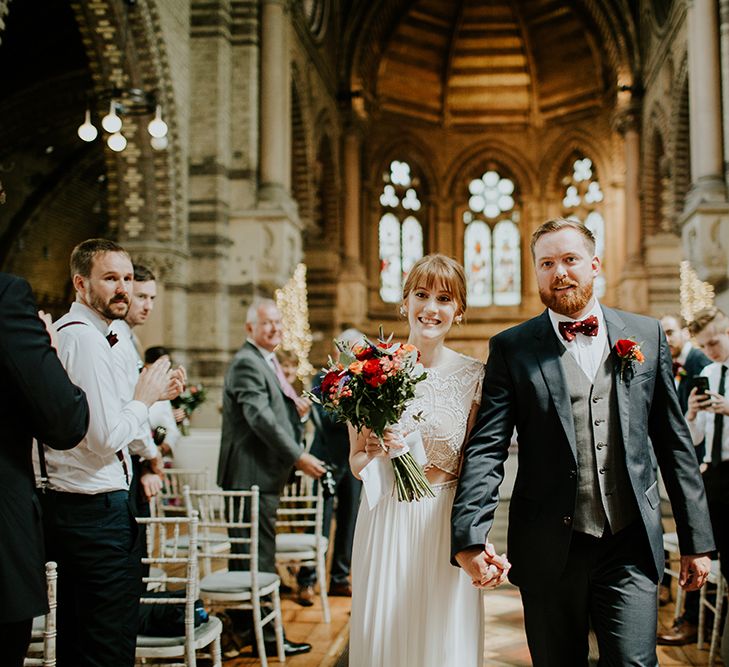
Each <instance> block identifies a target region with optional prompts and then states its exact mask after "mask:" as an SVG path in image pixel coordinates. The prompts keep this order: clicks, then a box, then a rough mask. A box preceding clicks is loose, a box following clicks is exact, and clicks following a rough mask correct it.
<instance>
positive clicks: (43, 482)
mask: <svg viewBox="0 0 729 667" xmlns="http://www.w3.org/2000/svg"><path fill="white" fill-rule="evenodd" d="M35 444H36V447H37V448H38V467H39V468H40V486H39V487H38V488H39V489H40V490H41V492H42V493H45V492H46V489H47V488H48V468H46V453H45V452H44V451H43V443H42V442H41V441H40V440H36V441H35Z"/></svg>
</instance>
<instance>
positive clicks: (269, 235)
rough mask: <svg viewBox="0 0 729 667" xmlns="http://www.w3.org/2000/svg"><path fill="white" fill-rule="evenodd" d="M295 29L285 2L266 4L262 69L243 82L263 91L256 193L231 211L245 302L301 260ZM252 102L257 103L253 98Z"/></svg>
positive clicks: (279, 281) (267, 291)
mask: <svg viewBox="0 0 729 667" xmlns="http://www.w3.org/2000/svg"><path fill="white" fill-rule="evenodd" d="M292 29H293V28H292V25H291V21H290V14H289V11H288V2H287V1H286V0H262V2H261V3H260V44H259V53H260V70H259V71H258V72H255V71H251V75H252V78H251V80H250V81H249V82H247V83H245V84H242V85H245V86H247V87H248V88H251V89H252V88H255V89H256V92H259V91H260V95H259V96H258V99H259V102H258V109H257V111H256V114H257V118H256V120H257V121H258V123H257V125H254V126H253V127H254V128H256V129H258V131H259V134H258V137H257V143H258V148H257V150H258V151H259V153H258V155H259V157H258V163H257V165H255V164H252V165H251V167H252V168H254V169H255V168H257V169H256V172H257V173H256V175H257V183H256V192H255V195H254V198H253V201H250V202H249V201H248V199H247V198H246V199H245V200H241V201H240V202H236V205H235V206H234V208H233V210H232V211H231V236H232V240H233V244H234V250H233V256H234V262H235V265H234V266H233V267H232V272H231V276H232V278H233V279H234V280H235V282H236V283H238V284H239V286H240V292H241V295H242V301H243V303H244V304H247V303H249V302H250V300H251V299H252V298H253V297H254V296H256V295H265V296H272V295H273V292H274V290H275V289H276V288H278V287H281V285H283V283H285V282H286V281H287V280H288V279H289V278H290V277H291V276H292V274H293V272H294V269H295V268H296V264H297V263H298V262H300V261H301V257H302V239H301V232H302V225H301V221H300V220H299V214H298V209H297V206H296V203H295V202H294V200H293V199H292V197H291V122H292V121H291V53H290V48H289V45H290V34H289V33H290V31H291V30H292ZM256 75H257V76H256ZM254 81H257V83H258V85H257V86H256V84H255V83H254ZM249 102H251V103H252V104H253V105H255V104H256V101H255V98H252V99H251V100H249ZM248 148H249V150H251V151H255V150H256V149H254V148H253V147H248Z"/></svg>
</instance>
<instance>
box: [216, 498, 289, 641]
mask: <svg viewBox="0 0 729 667" xmlns="http://www.w3.org/2000/svg"><path fill="white" fill-rule="evenodd" d="M258 498H259V503H258V571H259V572H276V511H277V510H278V506H279V502H280V495H279V494H278V493H261V494H260V495H259V497H258ZM234 511H235V513H236V514H237V513H238V507H237V506H236V507H235V510H234ZM250 520H251V506H250V504H249V503H246V505H245V507H244V508H243V521H250ZM228 532H229V533H230V536H231V537H249V536H250V534H249V532H248V531H244V530H240V529H237V528H231V529H229V531H228ZM231 550H232V552H233V553H248V545H247V544H236V543H233V544H232V545H231ZM228 569H230V570H248V569H250V561H248V560H231V561H230V564H229V566H228ZM228 615H229V616H230V617H231V619H233V622H234V623H235V626H236V629H238V630H242V631H243V632H248V631H251V636H252V631H253V612H250V611H240V610H235V609H232V610H230V611H229V612H228ZM263 638H264V640H265V641H267V642H268V641H275V640H276V634H275V632H274V628H273V623H267V624H266V625H265V626H263Z"/></svg>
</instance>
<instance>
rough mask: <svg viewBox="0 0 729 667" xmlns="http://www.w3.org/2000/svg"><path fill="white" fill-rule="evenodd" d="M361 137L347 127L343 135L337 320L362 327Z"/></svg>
mask: <svg viewBox="0 0 729 667" xmlns="http://www.w3.org/2000/svg"><path fill="white" fill-rule="evenodd" d="M361 195H362V138H361V136H360V133H359V129H358V128H357V127H356V126H355V125H350V126H349V127H347V129H346V130H345V135H344V216H343V224H344V229H343V230H342V232H343V233H342V238H343V244H342V245H343V249H342V250H343V254H344V261H343V262H342V265H341V271H340V276H339V281H338V284H337V312H338V319H339V321H340V323H341V324H342V325H345V326H361V324H362V322H363V321H364V319H365V316H366V314H367V282H366V275H365V271H364V267H363V265H362V256H361V245H362V226H361V216H362V200H361Z"/></svg>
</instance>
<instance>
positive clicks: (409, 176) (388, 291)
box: [377, 160, 425, 303]
mask: <svg viewBox="0 0 729 667" xmlns="http://www.w3.org/2000/svg"><path fill="white" fill-rule="evenodd" d="M422 194H423V193H422V187H421V179H420V177H419V176H418V175H417V173H415V172H414V171H413V169H412V168H411V166H410V163H409V162H405V161H404V160H393V161H392V162H390V164H389V165H388V167H387V168H386V169H385V170H384V172H383V174H382V180H381V189H380V195H379V211H380V215H379V223H378V229H377V231H378V246H379V258H380V298H381V299H382V300H383V301H384V302H385V303H397V302H399V301H400V300H402V288H403V284H404V282H405V279H406V278H407V274H408V272H409V271H410V269H411V268H412V266H413V264H415V262H417V261H418V260H419V259H420V258H421V257H422V256H423V253H424V245H423V243H424V242H423V238H424V234H423V220H424V219H425V218H424V205H423V199H422Z"/></svg>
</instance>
